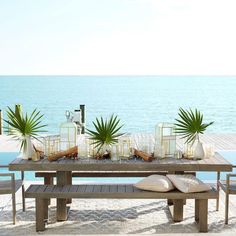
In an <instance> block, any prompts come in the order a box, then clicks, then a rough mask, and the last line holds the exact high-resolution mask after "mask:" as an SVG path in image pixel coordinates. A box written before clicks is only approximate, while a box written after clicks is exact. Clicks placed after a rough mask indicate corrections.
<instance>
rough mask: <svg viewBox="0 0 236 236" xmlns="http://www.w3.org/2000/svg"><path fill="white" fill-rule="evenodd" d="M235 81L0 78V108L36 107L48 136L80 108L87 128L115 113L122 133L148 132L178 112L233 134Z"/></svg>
mask: <svg viewBox="0 0 236 236" xmlns="http://www.w3.org/2000/svg"><path fill="white" fill-rule="evenodd" d="M235 91H236V77H214V76H207V77H206V76H199V77H198V76H182V77H181V76H0V109H2V110H3V111H5V109H6V107H7V106H12V107H13V106H14V104H16V103H20V104H22V105H23V109H24V110H25V111H32V110H33V109H34V108H38V109H39V110H40V111H41V112H42V113H43V114H44V123H46V124H48V127H47V130H48V131H49V132H50V133H57V132H58V130H59V128H58V127H59V125H60V123H61V122H63V121H64V120H65V116H64V113H65V110H68V109H69V110H74V109H76V108H79V105H80V104H85V105H86V110H87V113H86V114H87V127H91V123H92V121H93V120H94V119H95V117H97V116H101V115H102V116H104V117H106V116H109V115H111V114H112V113H115V114H117V115H118V116H119V117H120V118H121V122H122V123H123V124H124V128H123V131H124V132H152V131H154V127H155V125H156V124H157V123H159V122H163V121H165V122H173V121H174V119H175V118H176V117H177V113H178V109H179V107H184V108H190V107H191V108H198V109H200V110H201V111H202V112H203V113H204V116H205V120H206V121H215V123H214V125H212V126H211V127H209V129H208V132H213V133H216V132H217V133H232V132H236V92H235Z"/></svg>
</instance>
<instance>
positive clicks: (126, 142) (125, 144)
mask: <svg viewBox="0 0 236 236" xmlns="http://www.w3.org/2000/svg"><path fill="white" fill-rule="evenodd" d="M118 144H119V156H120V157H121V159H128V158H129V157H130V154H131V137H130V136H129V135H125V136H122V137H120V138H119V139H118Z"/></svg>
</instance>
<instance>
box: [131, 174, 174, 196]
mask: <svg viewBox="0 0 236 236" xmlns="http://www.w3.org/2000/svg"><path fill="white" fill-rule="evenodd" d="M134 186H135V187H136V188H139V189H143V190H148V191H157V192H168V191H170V190H173V189H174V188H175V187H174V185H173V184H172V183H171V181H170V180H169V179H168V178H167V177H166V176H163V175H150V176H148V177H146V178H144V179H142V180H140V181H139V182H138V183H136V184H134Z"/></svg>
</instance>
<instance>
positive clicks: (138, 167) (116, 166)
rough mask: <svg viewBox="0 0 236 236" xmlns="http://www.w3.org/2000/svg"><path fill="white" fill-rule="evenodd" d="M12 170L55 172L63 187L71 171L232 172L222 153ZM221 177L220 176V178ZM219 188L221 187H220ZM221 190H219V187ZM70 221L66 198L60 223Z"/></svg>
mask: <svg viewBox="0 0 236 236" xmlns="http://www.w3.org/2000/svg"><path fill="white" fill-rule="evenodd" d="M9 170H10V171H56V179H57V183H56V184H57V185H59V186H63V185H66V184H68V181H71V173H72V171H83V172H88V173H89V174H90V175H91V177H94V176H95V175H94V172H98V171H101V172H109V173H110V172H112V171H114V172H122V173H123V172H127V177H135V173H137V172H139V171H140V172H150V174H151V173H152V172H154V171H167V172H168V173H171V174H174V173H178V174H181V173H184V172H185V171H194V172H198V171H205V172H217V173H220V172H230V171H232V164H231V163H230V162H228V161H227V160H226V159H225V158H224V157H223V156H221V155H220V154H219V153H215V155H214V157H211V158H207V159H202V160H189V159H183V158H182V159H175V158H165V159H154V160H153V161H152V162H145V161H143V160H141V159H137V158H132V159H129V160H123V159H120V160H119V161H112V160H110V159H104V160H96V159H93V158H78V160H73V159H68V158H61V159H59V160H57V161H53V162H50V161H48V160H47V159H42V160H40V161H37V162H35V161H30V160H24V159H20V158H17V159H15V160H14V161H12V162H11V163H10V164H9ZM218 178H219V175H218ZM217 183H218V179H217ZM217 186H218V185H217ZM218 191H219V188H218ZM66 219H67V199H57V220H58V221H63V220H66Z"/></svg>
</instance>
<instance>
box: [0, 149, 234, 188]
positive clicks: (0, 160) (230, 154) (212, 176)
mask: <svg viewBox="0 0 236 236" xmlns="http://www.w3.org/2000/svg"><path fill="white" fill-rule="evenodd" d="M219 153H220V154H221V155H222V156H223V157H224V158H225V159H226V160H228V161H229V162H230V163H232V164H233V165H236V152H235V151H221V152H219ZM18 155H19V153H17V152H0V165H7V164H9V163H10V162H11V161H13V160H14V159H15V158H16V157H17V156H18ZM0 172H1V173H7V172H8V169H7V168H6V169H1V170H0ZM14 173H15V175H16V178H20V172H19V171H18V172H17V171H15V172H14ZM233 173H235V174H236V169H234V170H233ZM34 174H35V173H34V172H33V171H26V172H25V179H26V180H31V181H32V180H33V181H35V180H43V179H42V178H35V177H34ZM225 175H226V172H222V173H221V178H222V179H225ZM197 177H198V178H199V179H201V180H207V181H215V180H216V172H197ZM76 179H79V180H80V181H86V182H108V183H111V182H115V183H131V182H137V181H139V180H140V179H141V178H76Z"/></svg>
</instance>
